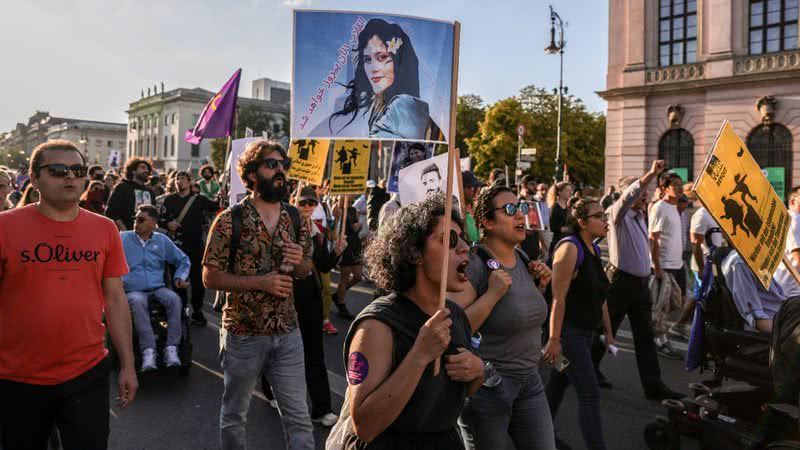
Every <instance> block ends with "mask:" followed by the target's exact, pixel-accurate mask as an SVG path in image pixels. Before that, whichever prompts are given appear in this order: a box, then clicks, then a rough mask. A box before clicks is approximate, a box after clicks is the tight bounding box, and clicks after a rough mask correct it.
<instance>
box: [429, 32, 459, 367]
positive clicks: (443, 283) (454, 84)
mask: <svg viewBox="0 0 800 450" xmlns="http://www.w3.org/2000/svg"><path fill="white" fill-rule="evenodd" d="M460 36H461V23H459V22H455V23H454V24H453V73H452V77H451V82H450V129H449V133H448V135H449V136H448V139H447V189H446V191H447V193H446V197H445V199H444V201H445V203H444V205H445V206H444V220H443V225H444V226H443V227H442V229H443V230H444V233H443V234H442V278H441V280H440V281H439V308H440V309H441V308H444V305H445V297H446V295H447V273H448V269H449V267H448V266H449V263H450V259H449V256H450V251H449V248H450V224H451V222H452V220H451V217H450V215H451V213H452V210H453V158H455V157H456V156H455V152H456V148H455V140H456V101H457V100H458V52H459V46H460ZM440 366H441V358H438V359H436V361H435V363H434V365H433V374H434V376H437V375H438V374H439V370H440Z"/></svg>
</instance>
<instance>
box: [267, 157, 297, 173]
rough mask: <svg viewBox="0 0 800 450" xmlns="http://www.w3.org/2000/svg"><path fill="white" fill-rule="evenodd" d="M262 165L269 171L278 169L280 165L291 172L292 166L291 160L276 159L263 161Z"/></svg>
mask: <svg viewBox="0 0 800 450" xmlns="http://www.w3.org/2000/svg"><path fill="white" fill-rule="evenodd" d="M261 164H263V165H264V166H266V168H267V169H275V168H276V167H278V164H280V165H281V166H283V170H284V171H287V170H289V167H291V165H292V160H291V159H275V158H267V159H265V160H264V161H261Z"/></svg>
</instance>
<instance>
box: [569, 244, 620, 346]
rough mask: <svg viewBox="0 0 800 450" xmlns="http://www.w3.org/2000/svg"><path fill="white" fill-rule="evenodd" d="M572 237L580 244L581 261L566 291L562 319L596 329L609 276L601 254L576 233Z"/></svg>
mask: <svg viewBox="0 0 800 450" xmlns="http://www.w3.org/2000/svg"><path fill="white" fill-rule="evenodd" d="M575 237H576V238H577V239H576V240H577V241H578V242H580V245H581V247H583V262H582V263H581V265H580V266H579V267H578V268H577V269H578V276H577V277H576V278H575V279H573V280H572V281H571V282H570V285H569V290H568V291H567V299H566V301H567V304H566V308H565V312H564V322H566V323H568V324H570V325H572V326H575V327H578V328H583V329H586V330H596V329H597V328H598V327H599V326H600V324H601V322H602V320H603V303H604V302H605V301H606V292H607V291H608V279H607V278H606V274H605V272H604V271H603V262H602V261H601V260H600V255H594V254H592V252H591V251H590V250H589V248H588V247H586V243H585V242H583V239H581V237H580V236H579V235H577V234H576V235H575ZM565 242H571V241H565ZM559 245H563V243H562V244H559Z"/></svg>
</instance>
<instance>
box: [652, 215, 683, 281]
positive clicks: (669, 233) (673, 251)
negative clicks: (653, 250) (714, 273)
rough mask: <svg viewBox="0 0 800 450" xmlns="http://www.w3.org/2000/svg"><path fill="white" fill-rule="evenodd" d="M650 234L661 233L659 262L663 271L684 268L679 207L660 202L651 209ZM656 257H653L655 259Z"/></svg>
mask: <svg viewBox="0 0 800 450" xmlns="http://www.w3.org/2000/svg"><path fill="white" fill-rule="evenodd" d="M649 225H650V226H649V229H650V233H651V234H652V233H658V232H660V233H661V237H660V238H659V239H658V244H659V247H660V249H661V251H660V252H659V255H658V257H659V261H661V268H662V269H671V270H674V269H680V268H681V267H683V236H682V235H681V229H682V228H683V227H681V215H680V214H679V213H678V207H677V206H675V205H671V204H669V203H667V202H666V201H664V200H659V201H658V202H656V203H655V204H654V205H653V207H652V208H651V209H650V224H649ZM655 256H656V255H653V257H654V258H655Z"/></svg>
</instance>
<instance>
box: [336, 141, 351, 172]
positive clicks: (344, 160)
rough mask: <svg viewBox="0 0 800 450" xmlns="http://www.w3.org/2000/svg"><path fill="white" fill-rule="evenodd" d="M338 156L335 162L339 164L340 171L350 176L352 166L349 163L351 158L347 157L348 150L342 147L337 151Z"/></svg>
mask: <svg viewBox="0 0 800 450" xmlns="http://www.w3.org/2000/svg"><path fill="white" fill-rule="evenodd" d="M336 155H337V156H336V161H335V162H337V163H339V170H340V171H341V172H342V174H344V175H349V174H350V172H351V171H352V164H351V163H350V162H349V159H350V158H348V156H347V150H345V148H344V147H342V148H340V149H339V150H337V151H336Z"/></svg>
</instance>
